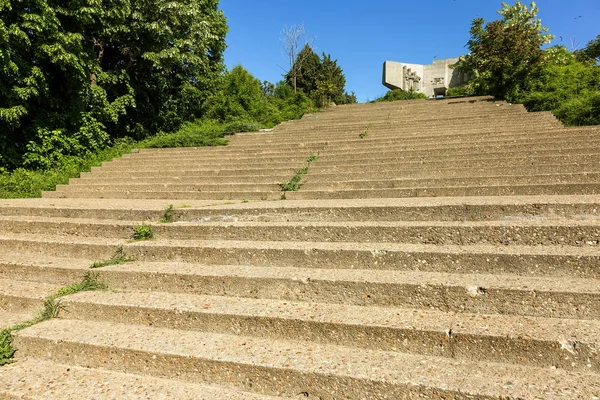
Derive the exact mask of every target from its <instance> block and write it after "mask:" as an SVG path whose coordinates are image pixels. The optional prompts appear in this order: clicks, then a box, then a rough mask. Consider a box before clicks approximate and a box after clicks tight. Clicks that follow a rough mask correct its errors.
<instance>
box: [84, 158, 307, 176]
mask: <svg viewBox="0 0 600 400" xmlns="http://www.w3.org/2000/svg"><path fill="white" fill-rule="evenodd" d="M308 156H309V155H307V156H306V157H305V158H304V160H306V158H307V157H308ZM194 164H195V165H193V166H191V167H192V168H195V169H203V168H205V169H220V170H229V171H231V170H238V169H246V170H248V169H252V168H254V169H258V170H261V169H265V168H272V169H289V168H292V169H293V168H296V169H297V168H299V167H300V166H302V164H303V162H298V161H282V162H265V161H263V160H262V159H261V158H259V157H257V158H256V159H255V160H254V162H238V163H235V164H233V163H230V162H227V161H222V162H219V163H211V162H204V163H203V162H197V163H194ZM100 168H102V169H105V170H121V171H124V170H128V169H132V170H134V171H136V170H151V169H157V168H160V169H163V170H171V169H183V168H190V161H187V160H178V159H173V160H172V161H171V162H169V163H161V162H157V163H154V164H150V163H138V162H134V161H132V162H131V163H130V165H126V164H125V163H124V162H122V163H114V162H108V163H106V164H104V165H103V166H101V167H92V169H91V170H92V172H94V171H96V170H97V169H100Z"/></svg>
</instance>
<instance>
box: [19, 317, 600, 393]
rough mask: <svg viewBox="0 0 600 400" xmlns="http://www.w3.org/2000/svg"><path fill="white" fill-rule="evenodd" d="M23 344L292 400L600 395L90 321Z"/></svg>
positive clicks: (490, 369) (323, 350) (411, 359)
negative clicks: (302, 396) (299, 398)
mask: <svg viewBox="0 0 600 400" xmlns="http://www.w3.org/2000/svg"><path fill="white" fill-rule="evenodd" d="M98 332H102V334H101V335H99V334H98ZM165 338H168V340H166V339H165ZM165 340H166V341H165ZM15 344H16V345H17V346H18V347H19V349H20V350H19V351H20V352H21V353H22V356H29V357H31V356H35V357H37V358H41V359H51V360H52V361H54V362H62V363H67V362H68V363H69V364H75V365H86V366H90V367H102V368H106V369H114V370H118V371H125V370H126V371H128V372H134V373H143V374H147V375H155V376H159V377H161V376H162V377H165V376H167V377H168V376H173V375H174V374H175V373H178V374H179V376H180V378H185V379H186V380H189V381H192V382H198V383H208V384H228V385H231V384H232V382H234V384H235V385H237V387H239V388H240V389H250V388H251V389H252V390H253V391H256V392H260V393H262V394H275V395H284V396H295V395H297V394H298V393H309V396H314V397H316V398H318V397H321V398H324V399H332V398H335V397H337V396H336V395H335V393H344V395H345V396H347V397H349V398H358V397H365V396H366V397H368V398H384V396H385V397H388V398H401V397H402V396H405V395H407V394H408V395H409V396H411V397H417V396H422V397H423V396H424V397H429V398H431V397H432V396H438V395H441V396H447V395H462V396H463V397H464V395H465V394H466V395H471V396H473V397H475V396H478V397H479V398H493V397H494V396H496V397H510V398H535V397H537V398H545V399H558V398H564V395H565V394H566V393H569V395H571V397H572V394H573V393H577V396H578V397H577V398H587V399H589V398H591V397H592V396H594V395H595V394H597V393H598V390H600V379H598V377H599V375H597V374H593V373H581V372H569V371H564V370H561V369H556V370H550V369H547V368H539V367H525V366H517V365H512V364H501V363H483V362H481V363H478V362H466V361H457V360H449V359H446V358H443V357H432V356H422V355H412V354H405V353H399V352H394V351H381V350H371V349H359V348H349V347H345V346H339V345H328V344H318V343H313V342H305V341H299V340H293V341H292V340H277V341H273V340H272V339H270V338H257V337H249V336H238V335H226V334H216V333H208V332H204V333H203V334H202V335H201V336H199V335H198V334H197V333H195V332H188V331H182V330H173V329H165V328H152V327H141V326H139V325H129V324H109V323H103V322H91V321H71V320H62V321H59V320H53V321H48V322H45V323H42V324H39V325H36V326H33V327H30V328H28V329H26V330H23V331H20V332H18V333H17V334H16V337H15ZM48 348H51V349H52V351H51V353H49V352H48ZM82 349H84V351H81V350H82ZM507 382H508V383H507ZM332 391H333V393H332Z"/></svg>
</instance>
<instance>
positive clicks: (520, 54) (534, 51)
mask: <svg viewBox="0 0 600 400" xmlns="http://www.w3.org/2000/svg"><path fill="white" fill-rule="evenodd" d="M538 11H539V10H538V7H537V6H536V5H535V3H533V2H532V3H531V5H530V6H529V7H527V6H526V5H524V4H522V3H521V2H520V1H517V2H515V4H513V5H509V4H507V3H504V2H503V3H502V9H501V10H500V11H498V13H499V14H500V15H501V16H502V18H501V19H499V20H497V21H492V22H489V23H487V24H485V20H484V19H483V18H475V19H473V20H472V22H471V31H470V34H471V39H470V40H469V42H468V43H467V47H468V48H469V50H470V54H468V55H466V56H463V57H461V58H460V60H459V61H458V63H456V64H455V65H454V67H455V68H457V69H458V70H460V71H461V72H464V73H467V74H469V75H471V76H473V77H474V80H473V83H472V85H473V86H474V87H475V88H476V89H477V91H478V92H480V93H489V94H492V95H495V96H497V97H500V98H507V99H514V98H516V97H517V96H518V94H519V92H520V91H521V90H522V89H523V86H524V85H525V83H526V81H527V79H528V78H529V77H530V75H531V74H534V73H535V72H536V70H539V69H540V68H541V67H542V66H543V64H544V52H543V50H542V49H541V47H542V45H544V44H546V43H549V42H550V41H551V40H552V39H553V36H552V35H549V34H548V33H547V32H548V29H546V28H545V27H543V26H542V22H541V20H540V19H539V18H537V14H538ZM484 24H485V26H484Z"/></svg>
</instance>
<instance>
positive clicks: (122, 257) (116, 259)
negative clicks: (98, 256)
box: [90, 245, 134, 268]
mask: <svg viewBox="0 0 600 400" xmlns="http://www.w3.org/2000/svg"><path fill="white" fill-rule="evenodd" d="M130 261H134V260H133V259H132V258H128V257H127V255H126V254H125V250H123V246H122V245H119V247H117V251H115V254H113V255H112V256H111V257H110V258H108V259H106V260H97V261H94V262H93V263H92V265H91V266H90V268H102V267H108V266H109V265H119V264H124V263H126V262H130Z"/></svg>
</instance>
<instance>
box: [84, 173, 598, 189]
mask: <svg viewBox="0 0 600 400" xmlns="http://www.w3.org/2000/svg"><path fill="white" fill-rule="evenodd" d="M588 182H600V173H581V172H580V173H574V174H564V173H552V174H531V175H525V176H520V175H517V176H514V175H512V176H511V175H499V176H484V177H477V176H471V177H455V178H445V179H444V178H437V179H424V178H405V179H402V178H398V179H383V178H380V179H373V180H358V179H352V180H348V181H333V182H319V181H318V180H317V179H315V178H314V177H312V176H310V175H309V176H305V177H304V179H303V181H302V183H301V186H300V187H301V189H304V190H354V189H404V188H413V187H417V188H425V187H436V188H439V187H446V186H448V187H456V186H469V187H477V186H508V185H515V186H520V185H539V184H549V183H552V184H577V183H580V184H585V183H588ZM90 187H93V186H92V185H90ZM99 187H102V186H101V185H99Z"/></svg>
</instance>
